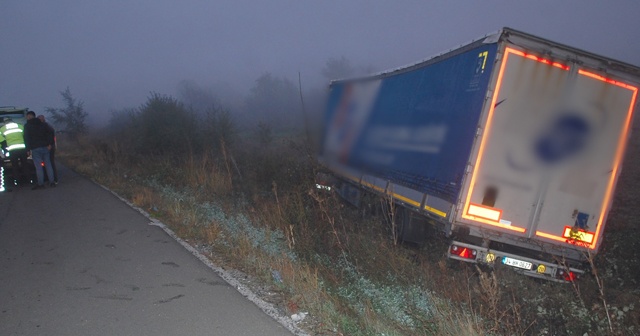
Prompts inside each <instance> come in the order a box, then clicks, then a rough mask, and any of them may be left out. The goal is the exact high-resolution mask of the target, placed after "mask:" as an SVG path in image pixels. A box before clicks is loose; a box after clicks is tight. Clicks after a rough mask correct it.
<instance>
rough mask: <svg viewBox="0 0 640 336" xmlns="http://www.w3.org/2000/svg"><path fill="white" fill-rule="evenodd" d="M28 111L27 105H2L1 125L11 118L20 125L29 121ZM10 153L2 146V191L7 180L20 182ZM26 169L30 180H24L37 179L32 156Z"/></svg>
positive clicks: (0, 154)
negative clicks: (14, 173)
mask: <svg viewBox="0 0 640 336" xmlns="http://www.w3.org/2000/svg"><path fill="white" fill-rule="evenodd" d="M27 112H29V109H28V108H26V107H16V106H0V125H2V124H3V123H4V122H5V121H7V120H11V121H13V122H15V123H18V124H20V125H24V124H26V123H27ZM10 155H11V154H10V152H9V151H8V150H6V149H5V148H0V160H2V162H1V164H0V191H4V188H5V186H6V185H7V181H12V183H13V184H17V183H18V181H15V180H16V179H15V178H14V176H13V169H12V164H11V158H10ZM24 169H25V171H26V173H27V178H28V179H29V181H23V182H25V183H27V182H28V183H30V182H32V181H35V180H36V172H35V167H34V166H33V161H32V160H31V157H29V158H28V159H27V162H26V166H25V167H24Z"/></svg>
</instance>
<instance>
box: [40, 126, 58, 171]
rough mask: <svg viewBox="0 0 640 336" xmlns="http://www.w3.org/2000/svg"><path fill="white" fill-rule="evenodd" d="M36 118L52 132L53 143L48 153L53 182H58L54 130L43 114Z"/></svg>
mask: <svg viewBox="0 0 640 336" xmlns="http://www.w3.org/2000/svg"><path fill="white" fill-rule="evenodd" d="M38 119H40V121H42V123H44V124H45V125H46V126H47V128H48V129H49V131H50V132H51V133H52V134H53V145H52V146H51V150H50V151H49V153H50V154H51V155H50V158H49V159H50V160H51V168H53V183H55V184H58V169H56V145H57V143H56V130H55V129H54V128H53V127H52V126H51V124H49V123H47V121H46V120H45V118H44V115H42V114H41V115H39V116H38ZM49 181H51V180H49Z"/></svg>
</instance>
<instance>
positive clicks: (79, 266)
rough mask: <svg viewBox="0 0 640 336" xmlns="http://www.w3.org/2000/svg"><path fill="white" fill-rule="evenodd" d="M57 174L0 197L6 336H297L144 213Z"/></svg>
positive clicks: (1, 313)
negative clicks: (40, 185)
mask: <svg viewBox="0 0 640 336" xmlns="http://www.w3.org/2000/svg"><path fill="white" fill-rule="evenodd" d="M59 173H60V184H59V185H58V187H57V188H47V189H44V190H36V191H32V190H31V189H30V188H28V187H23V188H20V189H18V190H14V191H13V192H11V193H0V335H3V336H7V335H48V336H51V335H65V336H66V335H69V336H71V335H83V336H87V335H156V336H157V335H291V333H290V332H289V331H287V329H285V328H284V327H283V326H282V325H280V324H279V323H278V322H276V321H275V320H274V319H273V318H271V317H269V316H268V315H266V314H265V313H264V312H263V311H262V310H260V309H259V308H258V307H257V306H256V305H255V304H253V303H252V302H250V301H248V300H247V299H246V298H245V297H244V296H243V295H241V294H240V293H239V292H238V291H236V290H235V288H233V287H232V286H230V285H229V284H228V283H227V282H225V281H224V280H222V279H221V278H220V277H218V275H217V274H216V273H215V272H214V271H213V270H211V269H210V268H209V267H207V266H206V265H204V264H203V263H202V262H201V261H200V260H198V259H197V258H196V257H195V256H194V255H192V254H191V253H189V252H188V251H187V250H185V249H184V248H183V247H182V246H181V245H180V244H179V243H177V242H176V241H175V240H173V239H172V238H171V237H170V236H169V235H167V234H166V233H165V232H164V231H163V230H162V229H161V228H159V227H157V226H151V225H149V220H148V219H147V218H145V217H144V216H143V215H141V214H140V213H139V212H137V211H135V210H134V209H132V208H130V207H129V206H127V205H126V204H125V203H123V202H122V201H120V200H119V199H118V198H116V197H115V196H114V195H112V194H111V193H110V192H108V191H106V190H104V189H102V188H101V187H100V186H98V185H96V184H94V183H92V182H90V181H88V180H87V179H85V178H83V177H81V176H79V175H77V174H75V173H73V172H71V171H70V170H68V169H66V168H65V167H63V166H62V165H60V168H59Z"/></svg>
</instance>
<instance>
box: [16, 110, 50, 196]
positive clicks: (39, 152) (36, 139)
mask: <svg viewBox="0 0 640 336" xmlns="http://www.w3.org/2000/svg"><path fill="white" fill-rule="evenodd" d="M24 144H25V145H26V148H27V153H29V152H30V153H31V158H32V159H33V165H34V166H35V168H36V176H37V178H38V184H37V185H35V186H34V187H33V188H31V189H32V190H38V189H43V188H44V172H43V169H42V163H43V162H44V168H45V169H46V171H47V177H48V178H49V181H50V182H51V183H50V186H51V187H55V186H56V184H55V183H54V182H53V181H54V179H53V169H52V167H51V159H50V158H51V154H50V150H51V148H53V145H54V135H53V132H51V130H50V128H49V127H47V126H46V124H45V123H43V122H42V121H40V119H38V118H36V114H35V112H33V111H29V112H27V124H26V125H25V126H24Z"/></svg>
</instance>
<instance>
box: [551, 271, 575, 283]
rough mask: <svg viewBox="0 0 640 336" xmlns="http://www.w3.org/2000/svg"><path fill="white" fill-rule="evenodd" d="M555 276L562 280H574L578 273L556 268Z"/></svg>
mask: <svg viewBox="0 0 640 336" xmlns="http://www.w3.org/2000/svg"><path fill="white" fill-rule="evenodd" d="M556 278H558V279H560V280H564V281H574V280H576V279H577V278H578V275H577V274H576V273H574V272H572V271H567V270H564V269H558V271H557V272H556Z"/></svg>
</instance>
